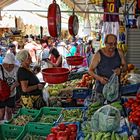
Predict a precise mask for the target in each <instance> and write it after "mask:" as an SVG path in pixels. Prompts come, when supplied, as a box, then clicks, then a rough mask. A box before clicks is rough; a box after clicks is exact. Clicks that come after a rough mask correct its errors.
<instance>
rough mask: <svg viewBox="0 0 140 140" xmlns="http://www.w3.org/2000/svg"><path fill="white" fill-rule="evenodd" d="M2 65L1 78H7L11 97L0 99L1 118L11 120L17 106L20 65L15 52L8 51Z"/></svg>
mask: <svg viewBox="0 0 140 140" xmlns="http://www.w3.org/2000/svg"><path fill="white" fill-rule="evenodd" d="M0 66H1V67H0V69H1V70H0V79H2V80H5V81H6V83H7V84H8V86H9V87H10V95H9V97H8V98H6V99H5V100H1V99H0V120H4V119H7V120H9V119H11V117H12V113H13V109H14V107H15V100H16V87H17V86H18V82H17V71H18V68H19V67H18V66H17V65H15V56H14V54H13V53H7V54H6V55H5V57H4V59H3V63H2V65H0ZM2 90H3V89H1V92H2Z"/></svg>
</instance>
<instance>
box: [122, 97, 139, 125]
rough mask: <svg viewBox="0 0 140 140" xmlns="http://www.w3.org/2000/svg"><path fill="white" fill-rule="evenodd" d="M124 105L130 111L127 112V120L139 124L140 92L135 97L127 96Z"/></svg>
mask: <svg viewBox="0 0 140 140" xmlns="http://www.w3.org/2000/svg"><path fill="white" fill-rule="evenodd" d="M124 106H125V107H126V108H127V109H128V110H129V111H130V112H128V120H129V122H130V123H134V124H136V125H138V126H140V94H137V95H136V99H134V98H129V99H128V101H127V102H125V103H124Z"/></svg>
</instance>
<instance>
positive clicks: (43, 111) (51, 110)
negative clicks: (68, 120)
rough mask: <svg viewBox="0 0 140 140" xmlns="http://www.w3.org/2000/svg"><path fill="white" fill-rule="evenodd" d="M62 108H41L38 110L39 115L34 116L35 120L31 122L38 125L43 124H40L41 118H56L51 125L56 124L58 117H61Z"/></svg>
mask: <svg viewBox="0 0 140 140" xmlns="http://www.w3.org/2000/svg"><path fill="white" fill-rule="evenodd" d="M62 110H63V108H60V107H42V108H41V110H40V113H39V114H38V115H37V116H36V118H35V119H34V120H33V121H34V122H39V123H43V122H40V119H41V117H42V116H43V115H44V116H48V115H49V116H50V115H51V116H55V115H56V116H57V119H56V120H55V121H54V122H53V124H55V122H57V120H58V119H59V116H60V115H61V112H62Z"/></svg>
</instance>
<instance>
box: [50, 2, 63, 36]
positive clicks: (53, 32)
mask: <svg viewBox="0 0 140 140" xmlns="http://www.w3.org/2000/svg"><path fill="white" fill-rule="evenodd" d="M48 30H49V33H50V36H52V37H58V36H60V34H61V11H60V7H59V5H58V4H57V3H56V1H55V0H53V3H52V4H50V5H49V8H48Z"/></svg>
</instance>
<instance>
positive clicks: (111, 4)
mask: <svg viewBox="0 0 140 140" xmlns="http://www.w3.org/2000/svg"><path fill="white" fill-rule="evenodd" d="M120 7H121V2H120V0H111V1H110V0H103V8H104V12H109V13H118V12H119V8H120ZM103 20H104V22H117V21H119V15H116V14H106V13H105V14H104V17H103Z"/></svg>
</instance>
